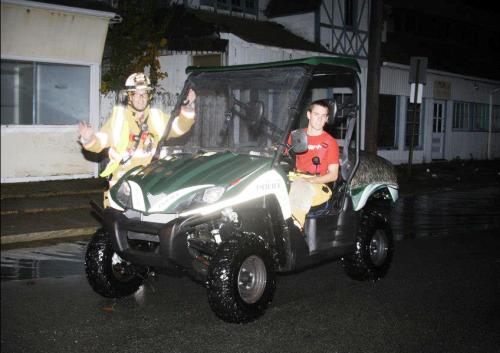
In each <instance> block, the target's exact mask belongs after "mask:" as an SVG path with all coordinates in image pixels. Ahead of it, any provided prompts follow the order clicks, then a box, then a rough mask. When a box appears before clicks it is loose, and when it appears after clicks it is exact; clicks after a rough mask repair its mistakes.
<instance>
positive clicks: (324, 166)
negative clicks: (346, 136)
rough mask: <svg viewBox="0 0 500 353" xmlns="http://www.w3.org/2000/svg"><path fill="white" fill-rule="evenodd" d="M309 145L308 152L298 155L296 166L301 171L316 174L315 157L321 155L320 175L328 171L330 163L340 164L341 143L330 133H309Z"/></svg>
mask: <svg viewBox="0 0 500 353" xmlns="http://www.w3.org/2000/svg"><path fill="white" fill-rule="evenodd" d="M307 147H308V151H307V152H305V153H301V154H297V155H296V167H297V170H298V171H299V172H303V173H307V172H308V173H311V174H316V166H315V165H314V164H313V162H312V159H313V157H319V161H320V164H319V165H318V167H317V172H318V173H319V174H320V175H325V174H327V173H328V166H329V165H330V164H339V145H338V144H337V141H335V139H334V138H333V137H332V136H331V135H330V134H329V133H327V132H323V133H322V134H321V135H319V136H309V135H307Z"/></svg>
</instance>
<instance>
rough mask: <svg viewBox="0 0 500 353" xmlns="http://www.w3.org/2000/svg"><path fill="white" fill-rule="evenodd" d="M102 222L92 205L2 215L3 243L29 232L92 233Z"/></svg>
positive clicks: (26, 234)
mask: <svg viewBox="0 0 500 353" xmlns="http://www.w3.org/2000/svg"><path fill="white" fill-rule="evenodd" d="M98 227H100V223H99V222H98V218H96V217H95V216H94V215H93V212H92V211H91V209H90V206H89V207H88V208H87V209H72V210H64V211H57V212H55V211H53V212H41V213H24V214H8V215H2V223H1V226H0V228H1V234H0V235H1V239H2V244H3V243H5V239H7V238H10V237H27V236H29V234H49V235H50V234H52V235H53V236H52V237H57V236H56V235H57V234H65V236H80V235H83V234H81V233H82V232H87V233H88V234H89V235H90V234H92V233H93V232H94V231H95V230H96V229H97V228H98Z"/></svg>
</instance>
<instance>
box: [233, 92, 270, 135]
mask: <svg viewBox="0 0 500 353" xmlns="http://www.w3.org/2000/svg"><path fill="white" fill-rule="evenodd" d="M233 101H234V105H235V106H238V107H239V108H240V109H239V110H236V109H232V111H233V113H235V114H236V115H238V116H239V117H241V118H242V119H243V120H245V121H246V122H247V124H248V125H249V126H250V127H252V128H254V129H258V127H259V126H260V123H261V119H262V117H263V116H264V103H263V102H262V101H250V102H248V103H244V102H242V101H240V100H238V99H236V98H234V97H233Z"/></svg>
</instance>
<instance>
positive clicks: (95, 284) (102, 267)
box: [85, 229, 144, 298]
mask: <svg viewBox="0 0 500 353" xmlns="http://www.w3.org/2000/svg"><path fill="white" fill-rule="evenodd" d="M85 272H86V274H87V280H88V281H89V284H90V286H91V287H92V289H94V291H96V292H97V293H99V294H100V295H102V296H104V297H107V298H121V297H125V296H128V295H130V294H133V293H135V292H136V291H137V290H138V289H139V287H140V286H141V284H142V283H143V281H144V276H143V275H142V274H141V273H139V271H138V269H137V268H136V267H134V266H133V265H131V264H129V263H128V262H126V261H125V260H123V259H122V258H121V257H120V256H118V254H117V253H115V251H114V249H113V245H112V244H111V241H110V239H109V236H108V235H107V233H106V231H105V230H104V229H99V230H98V231H97V232H96V233H95V234H94V235H93V236H92V239H91V240H90V242H89V244H88V246H87V252H86V253H85Z"/></svg>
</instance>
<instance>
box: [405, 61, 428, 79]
mask: <svg viewBox="0 0 500 353" xmlns="http://www.w3.org/2000/svg"><path fill="white" fill-rule="evenodd" d="M409 83H423V84H424V85H425V84H426V83H427V58H426V57H425V56H412V57H411V58H410V78H409Z"/></svg>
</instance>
